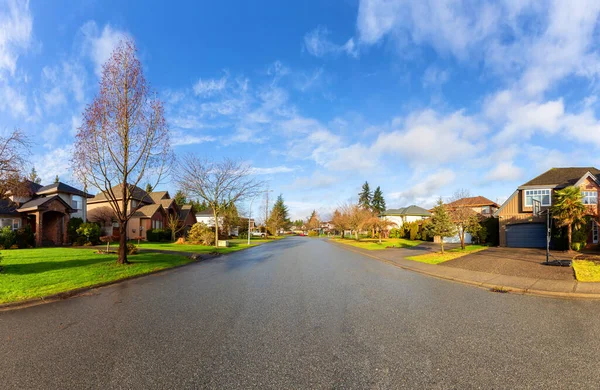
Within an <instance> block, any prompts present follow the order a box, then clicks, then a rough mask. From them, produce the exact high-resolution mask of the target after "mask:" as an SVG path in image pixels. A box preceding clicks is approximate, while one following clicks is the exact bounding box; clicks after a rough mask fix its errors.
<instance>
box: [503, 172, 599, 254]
mask: <svg viewBox="0 0 600 390" xmlns="http://www.w3.org/2000/svg"><path fill="white" fill-rule="evenodd" d="M568 186H575V187H579V188H580V189H581V194H582V195H583V203H584V204H585V205H586V206H587V208H588V211H589V214H590V215H597V213H598V191H599V190H600V170H598V169H596V168H594V167H583V168H580V167H571V168H552V169H550V170H549V171H547V172H544V173H542V174H541V175H539V176H537V177H535V178H533V179H531V180H530V181H528V182H527V183H525V184H523V185H521V186H519V187H518V188H517V189H516V191H515V192H513V194H512V195H511V196H510V197H509V198H508V199H507V200H506V202H504V204H503V205H502V207H500V209H498V211H496V213H495V214H494V216H495V217H497V218H499V229H500V232H499V233H500V246H507V247H518V248H543V247H545V246H546V216H537V217H536V216H534V215H533V200H534V199H535V200H538V201H540V203H541V209H542V211H544V210H547V209H548V208H549V207H550V206H552V201H553V197H554V191H556V190H558V189H561V188H565V187H568ZM590 224H591V225H590V234H589V236H588V244H590V245H591V244H597V243H598V224H597V222H596V221H593V220H592V221H590Z"/></svg>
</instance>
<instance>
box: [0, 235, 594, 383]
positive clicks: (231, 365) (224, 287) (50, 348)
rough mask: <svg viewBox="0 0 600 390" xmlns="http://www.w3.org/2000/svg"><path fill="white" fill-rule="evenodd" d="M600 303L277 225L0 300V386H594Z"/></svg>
mask: <svg viewBox="0 0 600 390" xmlns="http://www.w3.org/2000/svg"><path fill="white" fill-rule="evenodd" d="M599 309H600V302H595V301H569V300H557V299H548V298H539V297H532V296H520V295H512V294H495V293H491V292H489V291H486V290H482V289H478V288H475V287H468V286H464V285H461V284H457V283H452V282H448V281H443V280H438V279H435V278H429V277H426V276H423V275H420V274H416V273H412V272H407V271H404V270H402V269H400V268H397V267H394V266H391V265H389V264H386V263H383V262H379V261H373V260H372V259H370V258H366V257H364V256H362V255H361V254H358V253H354V252H349V251H347V250H345V249H342V248H339V247H337V246H335V245H331V244H329V243H327V242H324V241H321V240H318V239H309V238H302V237H298V238H286V239H285V240H281V241H277V242H273V243H269V244H265V245H262V246H259V247H255V248H251V249H249V250H247V251H242V252H237V253H234V254H232V255H229V256H223V257H220V258H217V259H213V260H209V261H206V262H202V263H197V264H192V265H190V266H187V267H183V268H179V269H176V270H172V271H169V272H165V273H162V274H157V275H153V276H148V277H144V278H140V279H136V280H132V281H128V282H125V283H122V284H118V285H114V286H110V287H106V288H101V289H98V290H95V291H93V292H92V293H91V294H89V295H88V296H82V297H78V298H74V299H69V300H65V301H61V302H56V303H52V304H48V305H42V306H37V307H31V308H28V309H24V310H19V311H9V312H0V387H1V388H2V389H28V388H37V389H84V388H86V389H87V388H99V389H109V388H138V389H173V388H176V389H186V388H190V389H192V388H214V389H241V388H257V389H267V388H271V389H305V388H311V389H313V388H323V389H331V388H343V389H352V388H356V389H397V388H407V389H414V388H435V389H441V388H460V389H464V388H486V389H491V388H496V389H499V388H510V389H515V388H596V387H597V384H598V383H600V370H599V369H598V368H599V363H598V358H597V357H598V351H599V350H600V322H599V321H598V311H599Z"/></svg>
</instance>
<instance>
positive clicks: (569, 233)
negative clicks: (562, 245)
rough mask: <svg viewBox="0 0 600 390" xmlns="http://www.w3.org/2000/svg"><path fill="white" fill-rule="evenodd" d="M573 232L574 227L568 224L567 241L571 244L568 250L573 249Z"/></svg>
mask: <svg viewBox="0 0 600 390" xmlns="http://www.w3.org/2000/svg"><path fill="white" fill-rule="evenodd" d="M572 233H573V228H572V227H571V224H568V225H567V243H568V245H569V247H568V248H567V250H568V251H571V250H572V249H571V235H572Z"/></svg>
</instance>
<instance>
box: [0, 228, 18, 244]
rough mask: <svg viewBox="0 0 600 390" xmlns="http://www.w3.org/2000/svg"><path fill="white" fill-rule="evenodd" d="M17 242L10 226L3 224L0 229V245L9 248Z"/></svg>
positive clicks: (15, 234)
mask: <svg viewBox="0 0 600 390" xmlns="http://www.w3.org/2000/svg"><path fill="white" fill-rule="evenodd" d="M16 243H17V233H16V232H13V230H12V228H11V227H10V226H5V227H4V228H2V230H0V245H2V246H3V247H5V248H11V247H12V246H13V245H15V244H16Z"/></svg>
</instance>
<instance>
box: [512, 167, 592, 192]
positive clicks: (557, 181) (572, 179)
mask: <svg viewBox="0 0 600 390" xmlns="http://www.w3.org/2000/svg"><path fill="white" fill-rule="evenodd" d="M588 173H589V174H590V175H592V176H594V178H595V180H596V181H597V180H598V179H597V177H598V175H600V170H598V169H596V168H594V167H567V168H552V169H550V170H548V171H546V172H544V173H542V174H541V175H539V176H537V177H534V178H533V179H531V180H530V181H528V182H527V183H525V184H523V185H522V186H521V187H520V188H522V187H535V186H547V187H551V188H563V187H568V186H572V185H575V184H577V183H578V182H579V181H580V180H581V179H582V178H583V177H584V176H585V175H587V174H588Z"/></svg>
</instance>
